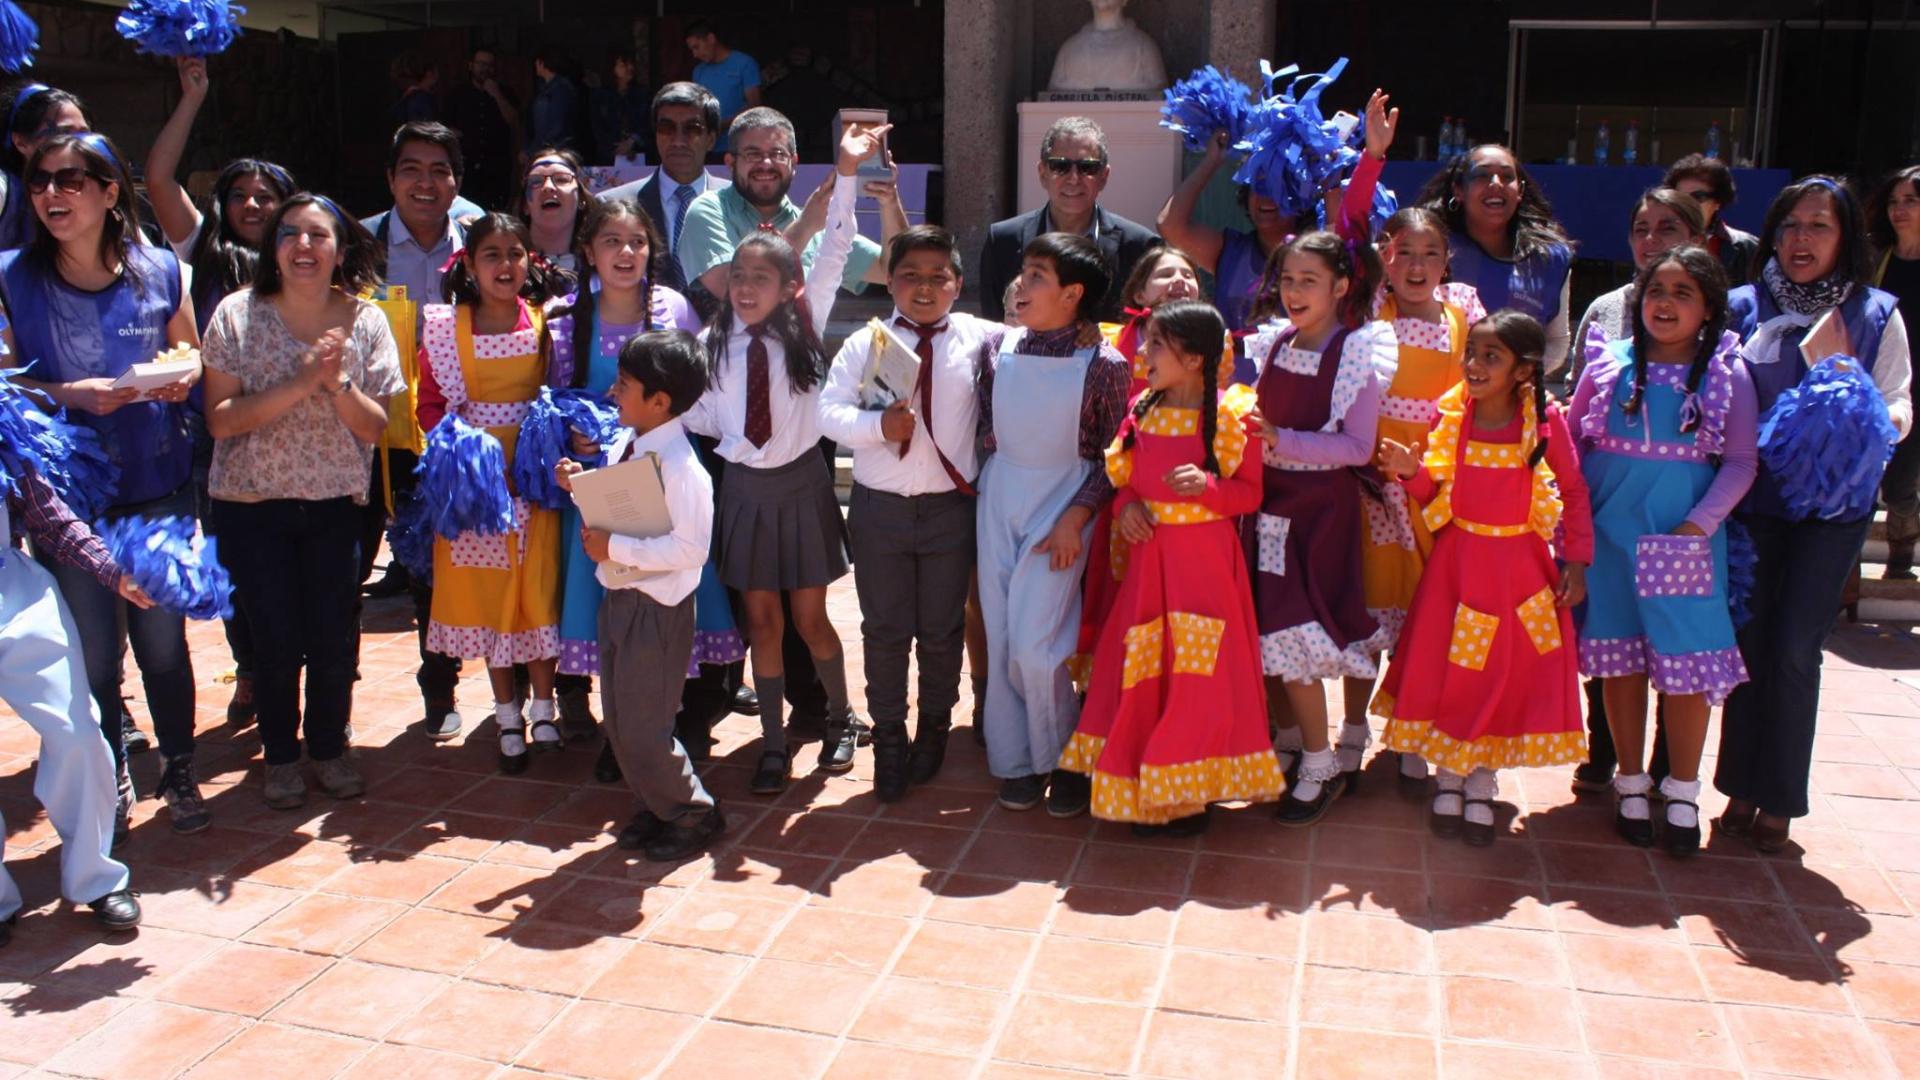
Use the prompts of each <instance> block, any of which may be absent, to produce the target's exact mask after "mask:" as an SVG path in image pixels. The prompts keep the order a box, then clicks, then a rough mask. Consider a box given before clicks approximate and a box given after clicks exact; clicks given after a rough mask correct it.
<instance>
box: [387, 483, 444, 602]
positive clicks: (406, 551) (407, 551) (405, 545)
mask: <svg viewBox="0 0 1920 1080" xmlns="http://www.w3.org/2000/svg"><path fill="white" fill-rule="evenodd" d="M427 505H428V504H427V501H426V500H425V499H422V498H420V496H419V495H418V493H415V494H413V495H410V496H405V497H403V498H402V499H401V500H400V505H399V506H397V507H395V508H394V512H393V521H392V522H390V523H389V524H388V525H387V550H388V551H390V552H392V553H393V557H394V558H395V559H396V560H398V561H399V563H400V565H401V566H404V567H406V568H407V572H408V573H409V574H412V575H413V580H415V581H418V582H420V583H421V584H425V585H430V584H432V583H433V522H432V521H430V520H428V514H427Z"/></svg>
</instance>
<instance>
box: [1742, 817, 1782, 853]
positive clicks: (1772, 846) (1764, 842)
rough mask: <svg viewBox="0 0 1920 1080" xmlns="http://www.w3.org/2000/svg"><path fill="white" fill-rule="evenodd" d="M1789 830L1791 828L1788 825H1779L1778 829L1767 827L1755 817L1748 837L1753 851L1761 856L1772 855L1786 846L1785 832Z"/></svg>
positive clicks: (1771, 826)
mask: <svg viewBox="0 0 1920 1080" xmlns="http://www.w3.org/2000/svg"><path fill="white" fill-rule="evenodd" d="M1789 828H1791V826H1790V825H1781V826H1778V827H1776V826H1773V825H1767V824H1765V823H1763V822H1761V821H1760V820H1759V818H1758V816H1756V817H1755V819H1754V822H1753V829H1752V831H1751V832H1750V833H1749V834H1748V835H1749V836H1750V837H1751V839H1752V840H1753V846H1754V848H1755V850H1757V851H1759V852H1760V854H1762V855H1772V854H1775V853H1777V852H1778V851H1780V849H1782V848H1784V847H1786V846H1787V839H1788V837H1787V831H1788V829H1789Z"/></svg>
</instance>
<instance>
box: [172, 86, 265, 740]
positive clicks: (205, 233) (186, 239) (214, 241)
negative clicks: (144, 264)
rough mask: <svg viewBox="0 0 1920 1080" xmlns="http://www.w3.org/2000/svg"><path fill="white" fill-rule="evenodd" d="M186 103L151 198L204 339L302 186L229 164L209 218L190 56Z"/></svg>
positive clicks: (233, 627)
mask: <svg viewBox="0 0 1920 1080" xmlns="http://www.w3.org/2000/svg"><path fill="white" fill-rule="evenodd" d="M178 64H179V69H180V103H179V104H178V105H176V106H175V107H174V110H173V115H172V116H171V117H169V118H168V119H167V124H166V126H165V127H163V128H161V129H160V137H159V138H157V139H155V140H154V142H153V149H152V150H150V151H148V153H147V170H146V178H147V198H148V200H149V201H150V203H151V205H152V206H153V216H154V217H155V218H156V219H157V220H158V221H159V223H160V228H161V230H162V231H164V232H165V233H166V237H167V242H168V243H169V244H171V245H172V246H173V250H174V254H176V255H178V256H180V258H181V259H182V260H184V261H185V262H186V264H187V266H188V267H189V268H190V269H191V271H192V274H191V276H190V279H189V280H190V283H191V290H192V296H193V312H194V317H195V318H196V319H197V320H198V321H199V324H200V326H199V329H200V332H201V333H202V334H205V333H206V331H207V323H208V322H209V321H210V320H211V319H212V318H213V312H214V309H215V308H217V307H218V306H219V305H220V301H221V300H224V299H225V298H226V297H227V296H228V295H230V294H232V293H233V292H235V291H237V290H239V289H242V288H245V287H246V286H248V285H250V284H252V283H253V276H254V268H255V264H256V263H257V261H258V252H259V250H260V248H261V246H262V241H263V240H264V239H265V237H266V231H267V221H268V219H270V218H272V217H273V213H274V211H275V210H276V209H277V208H278V207H279V205H280V203H281V201H282V200H284V199H286V198H287V197H288V196H289V195H292V194H293V193H294V191H295V190H296V187H297V185H296V184H295V183H294V180H293V176H292V175H291V174H289V173H288V172H287V170H285V169H283V168H281V167H280V166H278V165H275V164H274V163H272V162H270V161H261V160H259V159H257V158H238V159H236V160H234V161H230V162H228V163H227V165H226V167H225V168H223V169H221V170H220V175H219V177H218V178H217V179H216V180H214V182H213V198H212V199H211V200H209V202H208V203H207V208H206V210H205V212H204V213H203V212H202V211H201V210H200V208H199V207H196V206H195V205H194V204H193V200H192V199H191V198H189V197H188V196H187V192H186V189H185V188H183V187H181V186H180V181H179V180H178V179H176V178H175V173H177V172H178V171H179V168H180V161H181V158H182V156H183V155H184V153H185V151H186V147H187V136H188V135H189V134H191V133H192V131H193V122H194V118H195V117H197V116H198V115H199V113H200V107H201V106H202V105H204V104H205V103H206V100H207V87H208V82H207V62H206V61H205V60H204V59H202V58H199V57H187V56H183V57H181V58H180V59H179V61H178ZM199 397H200V395H198V394H196V395H195V396H194V404H195V406H196V407H197V408H199V409H200V415H199V416H196V417H194V418H193V419H194V421H195V425H196V428H195V433H194V434H195V445H194V479H195V481H196V486H197V489H198V492H199V511H200V518H201V521H202V523H203V524H204V525H205V526H206V527H207V531H208V532H209V534H211V533H212V532H213V531H214V528H215V526H214V520H213V516H212V514H211V513H210V512H209V511H210V509H211V508H210V507H209V505H208V503H207V474H208V470H209V469H210V468H211V463H212V459H213V440H212V438H211V437H209V436H208V435H207V433H206V430H205V420H204V414H205V405H204V403H203V402H202V401H200V400H198V399H199ZM233 611H234V614H233V617H232V618H230V619H227V620H226V632H227V647H228V649H229V650H231V651H232V653H233V662H234V686H233V697H232V698H231V699H230V700H229V701H228V702H227V723H229V724H247V723H251V722H252V720H253V717H254V704H253V669H254V663H253V647H252V641H251V639H250V636H249V634H248V629H247V616H246V614H245V612H246V605H243V604H241V603H240V601H239V600H238V599H237V598H236V599H235V600H234V604H233Z"/></svg>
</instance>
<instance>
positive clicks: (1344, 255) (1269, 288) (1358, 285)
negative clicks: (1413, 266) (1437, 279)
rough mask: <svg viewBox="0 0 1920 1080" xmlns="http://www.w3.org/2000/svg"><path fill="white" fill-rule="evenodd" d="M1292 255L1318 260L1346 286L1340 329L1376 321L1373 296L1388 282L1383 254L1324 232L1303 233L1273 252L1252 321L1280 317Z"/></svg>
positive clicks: (1340, 306) (1339, 306) (1340, 308)
mask: <svg viewBox="0 0 1920 1080" xmlns="http://www.w3.org/2000/svg"><path fill="white" fill-rule="evenodd" d="M1289 252H1300V253H1302V254H1306V255H1313V256H1317V257H1318V258H1319V259H1320V261H1322V262H1324V263H1326V264H1327V267H1328V268H1329V269H1330V270H1332V271H1333V277H1334V280H1336V281H1345V282H1346V283H1347V295H1345V296H1343V297H1341V298H1340V299H1339V301H1338V303H1337V304H1336V305H1335V306H1334V318H1335V320H1336V321H1338V322H1339V324H1340V325H1341V326H1344V327H1346V328H1347V329H1349V330H1357V329H1359V328H1360V327H1361V326H1364V325H1365V324H1366V322H1367V320H1368V319H1370V318H1372V317H1373V294H1374V293H1375V292H1376V291H1377V290H1378V289H1379V288H1380V282H1381V281H1383V280H1385V278H1386V271H1385V269H1384V268H1382V267H1381V265H1380V252H1379V251H1377V250H1375V249H1374V246H1373V245H1372V244H1370V243H1355V244H1353V245H1351V246H1349V245H1348V244H1347V242H1346V241H1345V240H1342V239H1341V238H1340V237H1339V235H1338V234H1336V233H1331V232H1328V231H1326V230H1325V229H1320V230H1317V231H1315V232H1310V233H1301V234H1300V235H1299V236H1296V237H1294V238H1293V239H1292V240H1289V241H1287V242H1286V243H1285V244H1282V245H1281V246H1279V247H1277V248H1274V249H1273V254H1272V255H1270V256H1268V258H1267V270H1266V273H1265V274H1262V275H1261V277H1260V291H1259V292H1258V293H1256V294H1255V297H1254V302H1253V320H1254V322H1256V323H1259V322H1265V321H1266V320H1268V319H1270V318H1272V317H1273V316H1275V315H1278V314H1279V313H1280V270H1281V268H1282V266H1283V265H1284V264H1285V263H1286V261H1287V254H1288V253H1289Z"/></svg>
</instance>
